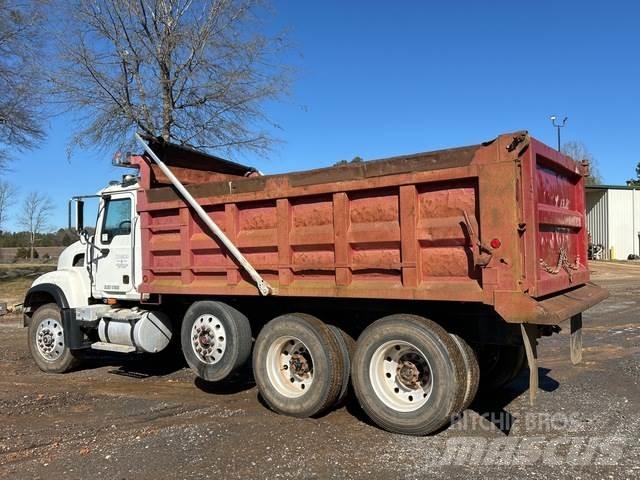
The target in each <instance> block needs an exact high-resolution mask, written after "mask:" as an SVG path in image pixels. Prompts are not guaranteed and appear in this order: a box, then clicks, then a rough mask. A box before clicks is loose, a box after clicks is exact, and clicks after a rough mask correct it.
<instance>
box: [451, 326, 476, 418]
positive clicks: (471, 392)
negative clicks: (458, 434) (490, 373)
mask: <svg viewBox="0 0 640 480" xmlns="http://www.w3.org/2000/svg"><path fill="white" fill-rule="evenodd" d="M451 338H453V340H454V342H456V345H457V346H458V348H459V349H460V353H461V354H462V360H463V361H464V367H465V371H466V375H467V382H466V388H465V393H464V400H463V401H462V409H461V410H460V411H461V412H464V411H465V410H466V409H467V408H469V405H471V402H473V400H474V399H475V398H476V394H477V393H478V385H479V384H480V365H478V358H477V357H476V352H475V351H474V350H473V348H471V347H470V346H469V344H468V343H467V342H466V341H465V340H464V339H463V338H461V337H459V336H458V335H454V334H451Z"/></svg>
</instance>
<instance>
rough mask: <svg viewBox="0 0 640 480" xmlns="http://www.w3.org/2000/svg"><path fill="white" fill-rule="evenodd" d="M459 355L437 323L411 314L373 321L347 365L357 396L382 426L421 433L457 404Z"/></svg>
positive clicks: (462, 382) (433, 428)
mask: <svg viewBox="0 0 640 480" xmlns="http://www.w3.org/2000/svg"><path fill="white" fill-rule="evenodd" d="M463 374H464V363H463V360H462V356H461V354H460V351H459V349H458V347H457V346H456V344H455V343H454V341H453V339H452V338H451V336H450V335H449V334H448V333H447V332H446V330H444V329H443V328H442V327H441V326H439V325H438V324H436V323H434V322H432V321H430V320H427V319H426V318H422V317H419V316H416V315H404V314H398V315H390V316H388V317H384V318H381V319H380V320H377V321H376V322H374V323H373V324H371V325H370V326H369V327H367V328H366V329H365V330H364V332H362V334H361V335H360V338H358V342H357V344H356V352H355V355H354V358H353V364H352V373H351V378H352V383H353V387H354V390H355V394H356V397H357V398H358V401H359V403H360V405H361V406H362V408H363V409H364V411H365V412H366V413H367V414H368V415H369V417H371V419H372V420H373V421H374V422H375V423H376V424H377V425H379V426H380V427H382V428H384V429H385V430H388V431H391V432H396V433H403V434H409V435H426V434H429V433H432V432H434V431H436V430H438V429H439V428H441V427H443V426H444V425H446V424H447V423H448V422H449V420H450V418H451V415H452V414H453V413H457V412H458V411H459V409H460V408H461V406H462V402H463V396H464V392H465V386H466V378H465V377H464V375H463Z"/></svg>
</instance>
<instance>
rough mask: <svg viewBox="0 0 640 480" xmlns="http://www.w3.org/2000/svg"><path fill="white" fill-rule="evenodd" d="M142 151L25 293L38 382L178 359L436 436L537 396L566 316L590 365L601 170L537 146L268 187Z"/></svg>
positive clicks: (304, 412) (324, 174)
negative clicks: (591, 257)
mask: <svg viewBox="0 0 640 480" xmlns="http://www.w3.org/2000/svg"><path fill="white" fill-rule="evenodd" d="M136 137H137V140H138V141H139V143H140V146H141V151H140V153H139V154H136V155H125V156H122V157H116V160H115V162H114V163H116V164H117V165H120V166H123V167H126V168H130V169H134V170H132V172H133V173H131V174H127V175H124V176H123V178H122V181H121V182H112V183H111V184H110V185H109V186H108V187H106V188H104V189H103V190H101V191H100V192H98V194H96V195H92V196H91V195H90V196H78V197H74V198H73V199H72V200H71V201H70V202H69V222H70V225H71V224H73V227H74V228H75V229H76V231H77V232H78V235H79V240H78V241H77V242H76V243H74V244H73V245H71V246H69V247H68V248H67V249H66V250H64V252H63V253H62V254H61V256H60V259H59V262H58V268H57V270H55V271H53V272H50V273H46V274H44V275H42V276H40V277H39V278H37V279H36V280H35V281H34V283H33V285H32V287H31V288H30V290H29V291H28V293H27V295H26V299H25V301H24V305H25V316H24V322H25V326H28V328H29V335H28V337H29V347H30V351H31V354H32V356H33V358H34V360H35V362H36V363H37V365H38V366H39V367H40V368H41V369H42V370H44V371H46V372H52V373H63V372H66V371H69V370H70V369H72V368H74V367H76V366H77V365H78V362H80V360H81V359H82V355H83V352H85V351H86V350H88V349H92V350H97V351H108V352H119V353H122V354H151V355H165V354H167V352H169V353H171V352H173V353H175V354H179V353H178V351H179V350H180V351H181V353H182V354H183V355H184V358H185V359H186V361H187V363H188V364H189V366H190V367H191V369H192V370H193V372H194V373H195V375H197V376H198V377H200V378H202V379H204V380H206V381H211V382H217V381H223V380H224V379H225V378H227V377H228V376H229V375H230V374H232V373H233V372H236V371H238V370H239V369H240V368H241V367H242V366H243V365H244V364H245V363H247V362H248V361H249V360H250V359H251V360H252V366H253V375H254V377H255V381H256V384H257V387H258V389H259V392H260V394H261V396H262V398H263V399H264V401H265V403H266V404H267V405H268V406H269V407H270V408H271V409H273V410H274V411H276V412H279V413H281V414H285V415H292V416H297V417H310V416H316V415H319V414H322V413H323V412H326V411H327V410H329V409H331V408H333V407H335V406H337V405H340V404H341V403H343V402H344V401H345V399H346V397H347V395H348V394H349V392H350V391H351V389H350V385H351V386H352V387H353V388H352V390H353V393H354V394H355V397H356V398H357V400H358V402H359V403H360V405H361V406H362V408H363V409H364V411H365V412H366V413H367V414H368V415H369V417H370V418H371V419H372V420H373V421H374V422H375V423H376V424H377V425H379V426H380V427H382V428H384V429H387V430H389V431H392V432H399V433H404V434H412V435H424V434H429V433H432V432H434V431H437V430H439V429H440V428H442V427H443V426H445V425H446V424H447V422H449V421H450V419H451V418H453V417H454V416H456V415H457V414H459V413H460V412H462V411H463V410H465V409H466V408H467V407H468V406H469V405H470V403H471V402H472V401H473V400H474V398H475V396H476V395H477V393H478V392H479V391H484V392H489V391H492V390H495V389H498V388H500V387H502V386H504V385H505V384H507V383H508V382H510V381H511V380H513V379H514V378H515V377H516V376H517V375H518V374H519V373H520V372H521V371H522V370H523V369H524V368H525V366H526V365H527V364H528V365H529V371H530V388H529V391H530V397H531V401H532V402H533V400H534V398H535V393H536V391H537V382H538V375H537V349H536V346H537V343H538V341H539V339H540V338H541V337H543V336H547V335H551V334H553V333H556V332H558V331H559V330H560V325H561V324H563V323H564V322H567V324H568V326H569V329H570V331H571V335H570V345H569V347H570V348H569V351H570V356H571V360H572V361H573V362H574V363H577V362H579V361H580V358H581V348H582V336H581V332H582V330H581V326H582V312H583V311H584V310H586V309H588V308H589V307H591V306H592V305H594V304H596V303H598V302H599V301H601V300H602V299H604V298H605V297H606V296H607V293H606V291H605V290H603V289H601V288H600V287H598V286H596V285H594V284H592V283H591V282H590V281H589V271H588V267H587V263H586V260H587V234H586V222H585V199H584V175H586V168H587V166H586V165H583V164H579V163H576V162H574V161H573V160H571V159H570V158H568V157H566V156H564V155H562V154H560V153H559V152H556V151H555V150H553V149H551V148H549V147H547V146H546V145H544V144H542V143H541V142H539V141H537V140H535V139H534V138H531V137H530V136H529V135H528V134H527V132H516V133H512V134H505V135H501V136H499V137H497V138H496V139H494V140H492V141H489V142H485V143H482V144H478V145H472V146H468V147H460V148H453V149H449V150H441V151H436V152H427V153H419V154H414V155H406V156H401V157H394V158H387V159H382V160H375V161H368V162H362V163H352V164H347V165H340V166H335V167H331V168H322V169H316V170H309V171H302V172H293V173H288V174H281V175H266V176H265V175H262V174H261V173H260V172H258V171H257V170H255V169H254V168H251V167H248V166H245V165H241V164H238V163H234V162H230V161H228V160H225V159H222V158H218V157H214V156H212V155H208V154H205V153H203V152H200V151H196V150H194V149H191V148H188V147H184V146H178V145H174V144H171V143H167V142H163V141H161V140H158V139H155V138H151V137H145V138H142V137H139V136H136ZM89 197H95V198H97V201H98V214H97V220H96V223H95V225H91V226H90V227H89V228H85V222H84V217H85V215H84V205H85V201H86V200H87V198H89ZM253 337H255V341H254V340H253ZM356 339H357V340H356Z"/></svg>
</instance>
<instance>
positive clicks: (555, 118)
mask: <svg viewBox="0 0 640 480" xmlns="http://www.w3.org/2000/svg"><path fill="white" fill-rule="evenodd" d="M549 118H551V123H552V124H553V126H554V127H556V130H557V131H558V151H560V129H561V128H562V127H564V126H565V124H566V123H567V119H568V118H569V117H564V118H563V119H562V123H556V120H557V119H558V117H556V116H555V115H551V117H549Z"/></svg>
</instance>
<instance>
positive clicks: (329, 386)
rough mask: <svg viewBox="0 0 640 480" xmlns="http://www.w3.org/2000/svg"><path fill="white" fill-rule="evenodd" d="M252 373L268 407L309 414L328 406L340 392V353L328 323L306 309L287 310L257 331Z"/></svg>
mask: <svg viewBox="0 0 640 480" xmlns="http://www.w3.org/2000/svg"><path fill="white" fill-rule="evenodd" d="M253 373H254V376H255V380H256V384H257V385H258V389H259V390H260V394H261V395H262V398H263V399H264V401H265V402H266V403H267V405H269V407H270V408H271V409H272V410H274V411H276V412H278V413H282V414H286V415H292V416H295V417H311V416H314V415H318V414H320V413H322V412H324V411H325V410H327V409H328V408H329V407H331V406H332V405H333V404H334V403H335V401H336V399H337V398H338V396H339V395H340V392H341V390H342V386H343V375H344V357H343V354H342V352H341V350H340V346H339V344H338V341H337V338H336V335H335V334H334V332H333V331H332V330H331V329H330V328H329V327H328V326H327V325H325V324H324V323H323V322H321V321H320V320H319V319H317V318H315V317H313V316H311V315H306V314H302V313H295V314H287V315H282V316H280V317H276V318H274V319H273V320H271V321H270V322H269V323H267V324H266V325H265V326H264V327H263V328H262V330H261V331H260V334H259V335H258V338H256V343H255V347H254V350H253Z"/></svg>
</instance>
